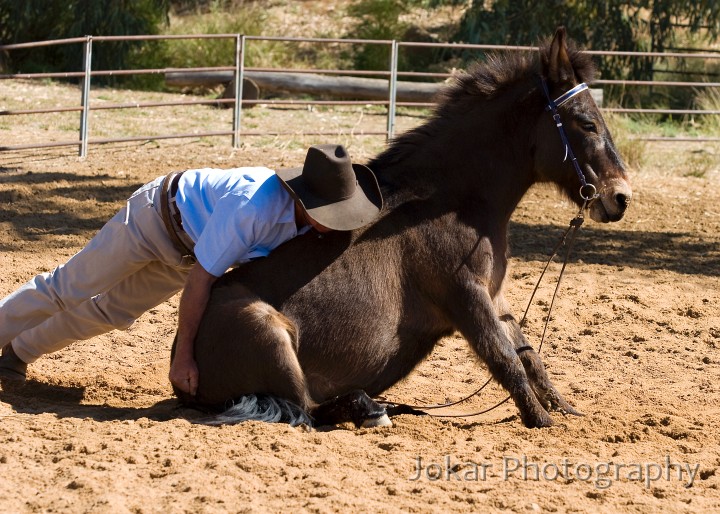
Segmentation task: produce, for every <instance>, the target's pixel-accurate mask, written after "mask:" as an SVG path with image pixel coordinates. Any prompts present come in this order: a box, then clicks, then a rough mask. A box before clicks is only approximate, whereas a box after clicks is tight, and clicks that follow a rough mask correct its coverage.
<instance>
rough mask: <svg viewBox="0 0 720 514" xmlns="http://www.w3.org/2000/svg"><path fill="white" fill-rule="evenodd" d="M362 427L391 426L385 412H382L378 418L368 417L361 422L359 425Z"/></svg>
mask: <svg viewBox="0 0 720 514" xmlns="http://www.w3.org/2000/svg"><path fill="white" fill-rule="evenodd" d="M360 426H361V427H362V428H373V427H391V426H393V424H392V421H390V417H389V416H388V415H387V414H383V415H382V416H380V417H378V418H369V419H366V420H365V421H363V422H362V425H360Z"/></svg>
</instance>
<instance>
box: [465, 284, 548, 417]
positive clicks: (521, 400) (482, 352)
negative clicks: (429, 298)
mask: <svg viewBox="0 0 720 514" xmlns="http://www.w3.org/2000/svg"><path fill="white" fill-rule="evenodd" d="M460 289H461V292H460V293H459V295H458V296H459V297H460V298H461V300H462V301H460V302H457V300H456V301H454V302H451V305H453V306H454V307H453V309H454V313H453V318H454V322H455V324H456V326H457V328H458V329H459V330H460V332H462V334H463V335H464V336H465V338H466V339H467V340H468V341H469V342H470V344H471V346H472V347H473V349H474V350H475V352H476V353H477V354H478V356H479V357H480V358H481V359H482V360H483V361H484V362H485V363H486V364H487V366H488V368H489V370H490V373H491V374H492V376H493V378H494V379H495V380H497V381H498V382H499V383H500V384H501V385H502V386H503V387H504V388H505V389H507V390H508V392H509V393H510V396H511V397H512V399H513V401H514V402H515V405H516V406H517V408H518V410H519V411H520V417H521V418H522V421H523V423H524V424H525V426H527V427H529V428H534V427H548V426H551V425H552V424H553V422H552V418H551V417H550V415H549V414H548V413H547V411H546V410H545V409H544V408H543V406H542V405H540V402H538V399H537V397H536V396H535V393H534V392H533V389H532V388H531V386H530V383H529V381H528V376H527V374H526V373H525V368H524V367H523V365H522V363H521V361H520V357H519V356H518V355H517V353H516V352H515V347H514V346H513V343H512V341H511V340H510V339H509V338H508V336H507V334H506V333H505V331H504V330H503V327H502V322H501V321H500V319H499V318H498V317H497V315H496V311H495V307H494V305H493V302H492V299H491V298H490V293H489V292H488V290H487V288H485V287H484V286H483V285H482V284H479V283H477V282H475V281H473V280H472V279H471V278H470V277H468V280H467V281H466V282H465V283H464V284H462V285H461V286H460Z"/></svg>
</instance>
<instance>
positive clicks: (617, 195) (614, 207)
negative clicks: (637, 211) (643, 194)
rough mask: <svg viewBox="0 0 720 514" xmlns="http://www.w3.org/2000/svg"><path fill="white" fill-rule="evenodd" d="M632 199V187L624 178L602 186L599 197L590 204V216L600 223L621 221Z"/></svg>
mask: <svg viewBox="0 0 720 514" xmlns="http://www.w3.org/2000/svg"><path fill="white" fill-rule="evenodd" d="M631 200H632V189H630V185H629V184H628V183H627V182H625V181H624V180H618V181H613V182H612V183H611V184H608V185H606V186H605V187H603V188H601V190H600V196H599V198H598V199H596V200H595V201H593V202H592V203H591V204H590V207H589V210H590V218H591V219H592V220H593V221H597V222H599V223H609V222H613V221H620V220H621V219H622V218H623V216H624V215H625V211H627V208H628V207H629V206H630V201H631Z"/></svg>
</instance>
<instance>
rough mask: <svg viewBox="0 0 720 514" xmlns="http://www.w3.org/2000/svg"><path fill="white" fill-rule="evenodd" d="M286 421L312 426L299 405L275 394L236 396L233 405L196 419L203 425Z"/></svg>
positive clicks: (310, 420) (311, 422)
mask: <svg viewBox="0 0 720 514" xmlns="http://www.w3.org/2000/svg"><path fill="white" fill-rule="evenodd" d="M251 420H255V421H264V422H266V423H287V424H289V425H290V426H293V427H295V426H298V425H303V424H304V425H307V426H310V427H311V426H313V424H314V422H313V419H312V417H311V416H310V415H309V414H308V413H307V412H305V411H304V410H303V409H302V408H301V407H299V406H298V405H296V404H294V403H293V402H290V401H288V400H285V399H284V398H279V397H277V396H271V395H267V394H249V395H246V396H242V397H241V398H238V399H237V400H236V401H235V403H234V405H233V406H232V407H230V408H229V409H227V410H226V411H224V412H221V413H220V414H217V415H214V416H209V417H206V418H202V419H199V420H196V421H195V422H196V423H200V424H203V425H234V424H236V423H242V422H243V421H251Z"/></svg>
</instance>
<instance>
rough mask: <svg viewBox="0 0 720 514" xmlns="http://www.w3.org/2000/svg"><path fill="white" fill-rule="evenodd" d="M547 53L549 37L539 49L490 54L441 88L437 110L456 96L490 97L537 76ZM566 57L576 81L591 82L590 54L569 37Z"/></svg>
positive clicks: (456, 97) (593, 67)
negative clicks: (581, 49) (483, 60)
mask: <svg viewBox="0 0 720 514" xmlns="http://www.w3.org/2000/svg"><path fill="white" fill-rule="evenodd" d="M549 53H550V40H546V41H544V42H543V43H542V44H541V45H540V48H539V51H532V52H529V51H528V52H503V53H492V54H489V55H488V57H487V61H485V62H482V63H481V62H476V63H475V64H474V65H472V66H471V67H470V69H469V70H468V72H467V73H464V74H462V75H459V76H457V77H456V79H455V82H454V84H452V85H451V86H449V87H447V88H445V89H444V90H443V92H442V93H441V95H440V101H439V105H438V110H440V109H442V108H443V107H444V106H445V105H446V104H448V103H452V102H453V100H457V99H458V97H461V96H464V95H472V96H476V97H482V98H486V99H487V98H492V97H494V96H496V95H497V94H498V93H500V92H502V91H503V90H505V89H507V88H509V87H511V86H512V85H514V84H517V83H518V82H521V81H524V80H526V79H528V78H534V77H537V76H539V74H540V72H541V69H540V63H541V62H547V61H548V60H549V58H550V57H549ZM568 57H569V58H570V62H571V63H572V67H573V70H574V71H575V75H576V78H577V79H578V82H592V81H593V79H594V76H595V66H594V64H593V62H592V60H591V58H590V56H589V55H588V54H586V53H584V52H582V51H580V50H579V49H578V48H577V46H576V44H575V42H574V41H572V40H570V41H568Z"/></svg>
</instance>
